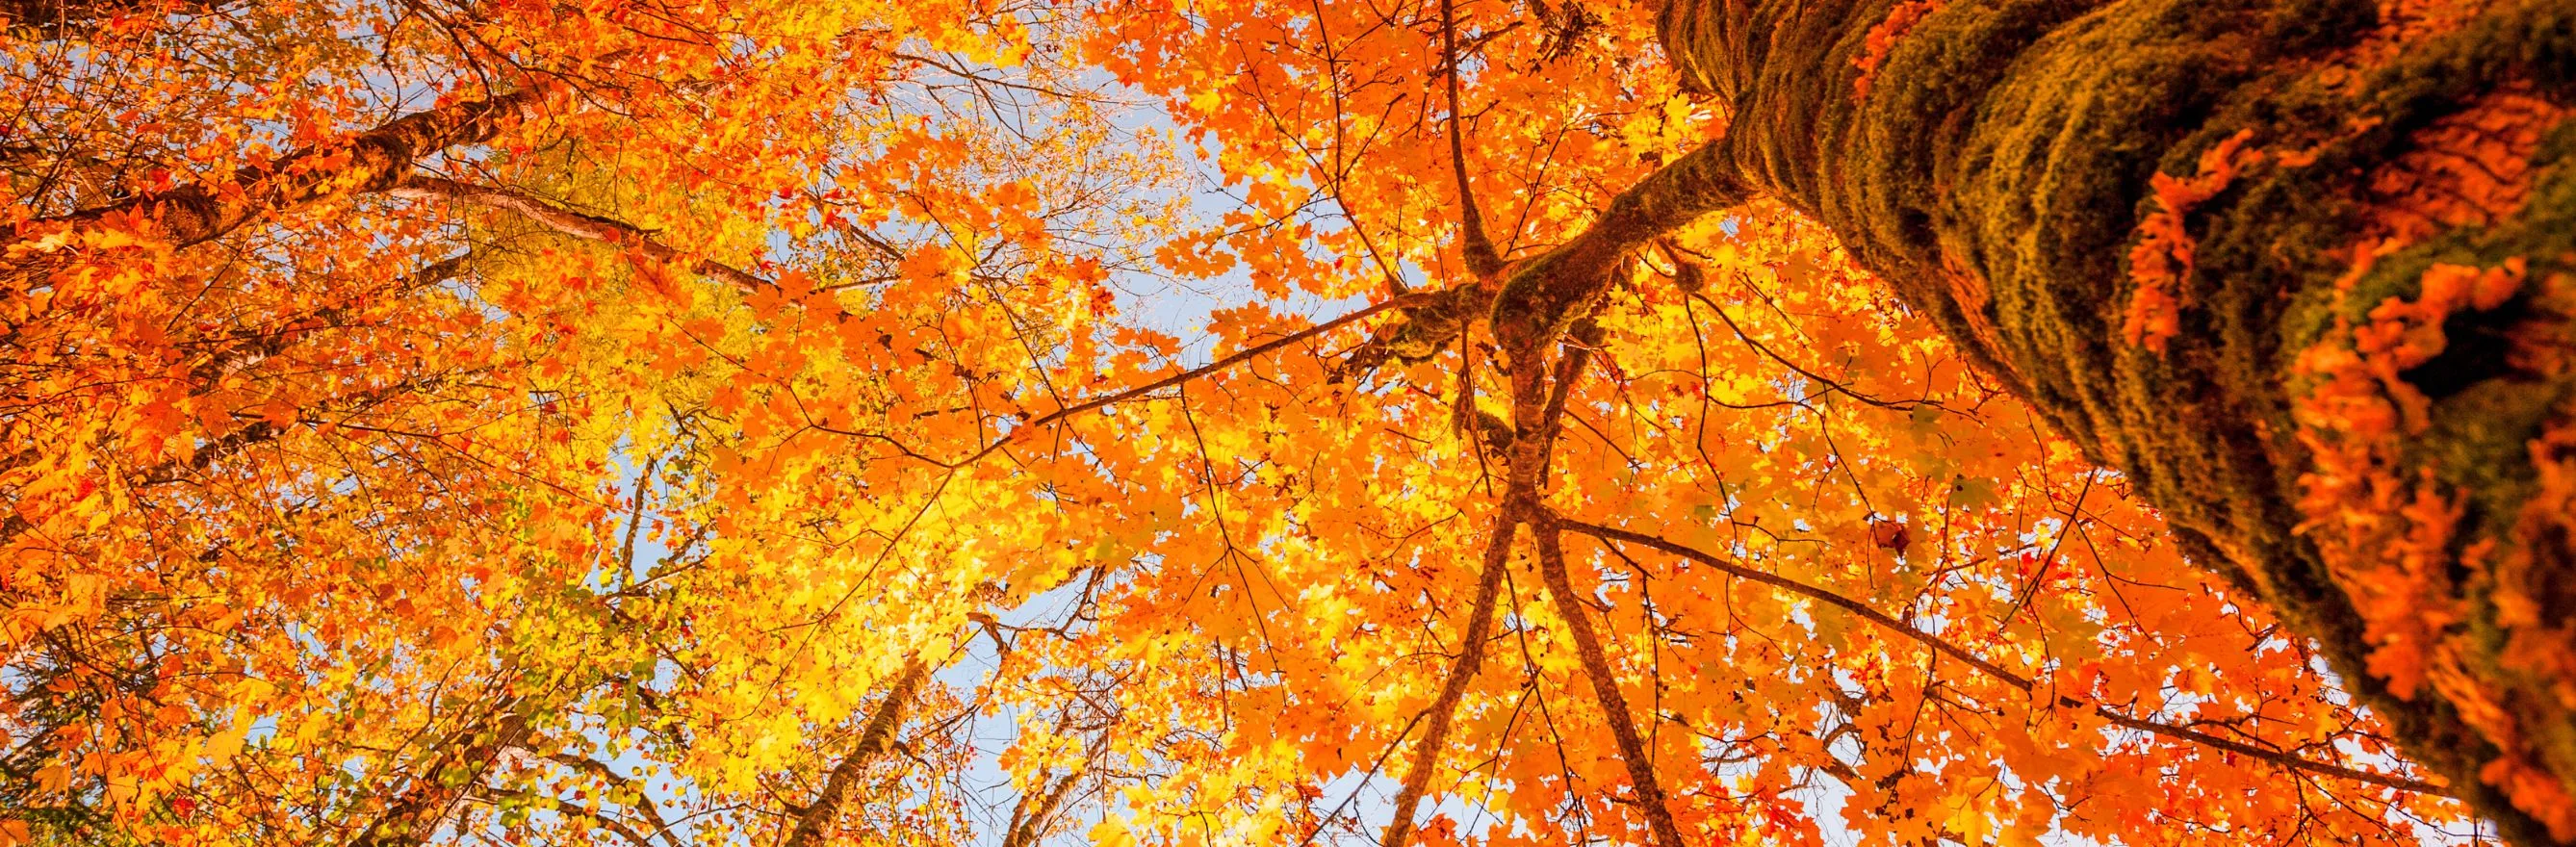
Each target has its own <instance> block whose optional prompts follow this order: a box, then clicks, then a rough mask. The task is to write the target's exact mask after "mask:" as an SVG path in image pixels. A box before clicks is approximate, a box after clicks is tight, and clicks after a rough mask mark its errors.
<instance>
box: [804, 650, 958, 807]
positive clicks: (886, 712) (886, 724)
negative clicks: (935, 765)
mask: <svg viewBox="0 0 2576 847" xmlns="http://www.w3.org/2000/svg"><path fill="white" fill-rule="evenodd" d="M929 673H930V670H929V667H928V666H927V665H924V664H923V663H922V661H921V659H920V658H918V657H916V658H913V659H911V660H910V661H907V662H905V663H904V666H903V671H902V672H901V673H898V674H896V675H895V679H894V686H893V687H891V688H888V689H887V690H886V695H885V699H884V700H883V701H881V702H879V703H877V710H876V713H875V714H871V715H869V716H868V722H867V724H866V726H865V727H863V728H861V729H860V730H859V741H858V743H857V744H853V745H851V746H850V752H849V753H848V754H846V755H843V756H842V757H841V761H840V763H839V764H836V765H833V766H832V773H831V775H830V776H827V777H824V779H823V790H822V791H820V792H817V793H816V794H815V795H814V802H812V803H809V804H806V806H805V807H804V808H803V809H802V810H800V811H798V812H797V814H796V826H795V828H794V829H791V830H789V831H788V833H787V840H785V841H782V842H779V847H811V845H815V844H819V843H821V841H820V840H819V839H821V837H822V834H823V826H824V825H825V824H827V823H830V822H831V820H832V818H833V817H834V816H836V815H838V814H840V811H841V798H842V796H843V795H846V794H848V793H849V791H850V785H851V783H855V782H857V781H858V779H859V772H860V771H862V770H866V769H867V766H868V763H869V762H871V761H874V760H875V759H876V756H877V754H878V753H881V752H884V751H885V749H886V748H887V747H888V746H890V745H889V743H888V742H890V741H892V740H893V738H894V731H895V728H896V727H898V726H900V725H902V723H903V720H902V718H903V706H904V703H905V702H906V701H908V700H911V699H912V691H913V689H915V688H919V687H920V686H921V680H922V678H923V677H925V676H928V675H929Z"/></svg>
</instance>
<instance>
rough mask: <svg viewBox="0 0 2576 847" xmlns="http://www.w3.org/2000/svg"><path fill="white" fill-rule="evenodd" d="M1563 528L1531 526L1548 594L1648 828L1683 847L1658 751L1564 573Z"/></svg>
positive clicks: (1667, 843)
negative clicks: (1644, 735)
mask: <svg viewBox="0 0 2576 847" xmlns="http://www.w3.org/2000/svg"><path fill="white" fill-rule="evenodd" d="M1558 531H1559V528H1558V527H1557V525H1556V524H1554V523H1552V522H1548V521H1545V520H1542V521H1539V522H1537V523H1534V524H1532V525H1531V527H1530V533H1531V534H1532V535H1535V536H1537V540H1538V572H1539V576H1540V578H1542V579H1544V580H1545V581H1546V582H1547V593H1548V595H1549V596H1550V597H1551V598H1553V599H1555V600H1556V616H1557V617H1560V618H1564V619H1565V631H1566V634H1567V636H1568V637H1570V638H1572V639H1573V640H1574V652H1575V655H1576V656H1578V657H1581V659H1582V660H1583V675H1584V677H1585V678H1587V679H1590V680H1591V681H1592V695H1593V697H1594V698H1595V699H1596V700H1598V701H1599V702H1600V704H1601V714H1602V717H1603V718H1604V719H1605V720H1607V721H1609V723H1610V736H1611V738H1612V739H1613V740H1615V741H1617V742H1618V744H1619V757H1620V758H1621V759H1625V760H1626V761H1627V764H1628V782H1629V783H1630V784H1631V785H1633V786H1635V788H1636V791H1637V803H1638V805H1639V806H1641V807H1642V808H1643V809H1644V811H1645V814H1646V825H1647V827H1648V828H1649V829H1652V830H1653V831H1654V833H1655V842H1656V843H1658V844H1661V845H1663V847H1683V842H1682V831H1681V826H1680V825H1679V824H1676V823H1674V822H1673V809H1672V801H1671V800H1670V799H1668V798H1666V797H1665V795H1664V787H1663V783H1662V782H1661V781H1660V780H1657V779H1656V778H1655V761H1654V756H1653V753H1652V751H1649V750H1647V749H1646V744H1645V741H1644V739H1641V738H1639V737H1638V735H1637V722H1636V719H1635V718H1634V717H1632V716H1630V715H1629V714H1628V698H1626V697H1624V696H1621V695H1620V693H1619V679H1618V677H1617V676H1616V675H1615V674H1614V672H1613V671H1612V670H1611V668H1610V657H1609V656H1608V655H1607V654H1606V653H1603V652H1602V650H1601V637H1600V636H1599V635H1597V634H1595V633H1594V632H1593V631H1592V620H1591V618H1590V617H1589V616H1586V615H1585V614H1584V613H1583V603H1582V601H1580V600H1578V599H1576V596H1575V593H1574V580H1573V579H1572V577H1570V576H1568V575H1567V574H1566V572H1565V550H1564V549H1563V547H1562V546H1560V545H1559V543H1558Z"/></svg>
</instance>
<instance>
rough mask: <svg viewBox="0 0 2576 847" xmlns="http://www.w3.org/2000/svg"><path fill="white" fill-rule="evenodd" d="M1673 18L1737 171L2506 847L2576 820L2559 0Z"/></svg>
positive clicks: (1795, 6) (1693, 78)
mask: <svg viewBox="0 0 2576 847" xmlns="http://www.w3.org/2000/svg"><path fill="white" fill-rule="evenodd" d="M1665 39H1666V43H1667V48H1668V50H1670V51H1671V52H1672V53H1673V55H1674V60H1675V63H1676V65H1677V66H1679V67H1680V68H1681V69H1682V71H1683V73H1684V74H1685V76H1686V78H1687V79H1688V80H1689V81H1690V82H1691V83H1692V84H1694V85H1695V86H1697V87H1699V88H1702V89H1705V90H1707V91H1709V92H1712V93H1714V94H1716V95H1718V96H1720V97H1724V98H1727V99H1728V100H1730V101H1731V102H1732V103H1733V106H1734V110H1735V119H1734V121H1733V126H1732V128H1731V130H1730V134H1729V136H1728V137H1727V138H1726V139H1724V140H1723V141H1721V142H1719V143H1721V144H1723V145H1724V146H1725V147H1726V151H1727V158H1729V159H1731V160H1732V161H1733V162H1734V163H1735V165H1736V166H1737V167H1738V168H1739V169H1740V170H1741V171H1742V174H1741V177H1742V179H1743V181H1745V182H1747V183H1749V184H1750V185H1751V186H1752V187H1753V188H1754V189H1755V190H1757V191H1760V192H1763V193H1768V194H1771V195H1773V196H1776V197H1778V198H1779V199H1781V200H1783V201H1785V202H1787V203H1788V204H1790V205H1791V206H1793V207H1795V208H1797V209H1799V210H1800V211H1802V212H1804V213H1806V214H1808V215H1810V216H1813V217H1815V218H1816V219H1818V220H1819V221H1821V222H1823V223H1825V224H1826V225H1828V226H1829V227H1831V228H1832V229H1833V231H1834V232H1835V233H1837V235H1839V236H1840V237H1841V239H1842V240H1843V241H1844V243H1845V245H1846V246H1847V247H1848V248H1849V249H1850V251H1851V253H1852V255H1853V256H1854V257H1856V258H1857V259H1858V260H1859V261H1860V262H1861V263H1863V264H1864V265H1866V266H1868V267H1869V268H1870V269H1872V270H1873V271H1875V272H1877V273H1878V274H1879V275H1880V276H1881V277H1882V278H1883V279H1885V280H1886V281H1887V282H1888V283H1889V284H1890V285H1892V286H1893V287H1895V288H1896V289H1897V290H1898V291H1899V292H1900V293H1901V294H1902V295H1903V296H1905V297H1906V299H1907V300H1908V301H1909V302H1910V303H1911V304H1913V305H1915V306H1916V307H1917V308H1919V309H1921V310H1922V311H1924V312H1925V313H1927V314H1929V315H1931V316H1932V317H1933V319H1934V320H1935V321H1936V322H1937V323H1938V324H1939V325H1940V327H1941V328H1942V330H1943V331H1944V332H1945V333H1946V334H1947V335H1949V336H1950V337H1951V338H1953V339H1954V340H1956V341H1957V342H1958V344H1959V346H1960V347H1961V348H1962V349H1963V350H1965V351H1967V353H1968V354H1969V355H1970V356H1971V357H1972V358H1974V359H1976V360H1978V361H1979V362H1980V363H1981V364H1982V365H1984V366H1985V367H1986V368H1987V369H1989V370H1991V371H1994V372H1996V373H1997V374H1999V375H2001V376H2003V377H2004V378H2006V379H2007V380H2008V381H2009V382H2010V383H2011V384H2012V385H2013V386H2014V388H2015V389H2016V390H2017V391H2018V392H2019V393H2021V394H2022V395H2023V396H2024V397H2026V398H2027V399H2028V400H2030V401H2031V402H2032V403H2033V405H2035V406H2036V407H2037V408H2038V409H2039V410H2040V411H2041V413H2042V414H2043V415H2045V416H2046V417H2047V418H2048V419H2049V420H2050V421H2051V422H2052V424H2053V425H2054V426H2055V427H2056V428H2057V429H2058V430H2059V431H2060V432H2061V433H2063V434H2065V435H2066V436H2068V437H2070V438H2071V439H2073V440H2074V441H2075V442H2076V443H2077V444H2079V445H2081V446H2082V447H2083V449H2085V450H2086V451H2087V452H2088V454H2089V455H2091V456H2092V457H2093V458H2094V459H2096V460H2097V461H2100V462H2103V463H2105V464H2109V465H2112V466H2115V467H2118V468H2120V469H2121V470H2122V471H2123V472H2125V473H2127V474H2128V475H2129V476H2131V477H2132V478H2133V479H2134V480H2135V481H2136V483H2137V486H2138V490H2140V491H2141V492H2143V493H2144V494H2145V496H2147V497H2148V498H2149V499H2150V500H2151V501H2152V502H2154V503H2155V504H2156V505H2157V506H2158V507H2159V508H2160V509H2162V510H2163V511H2164V512H2165V513H2166V514H2167V515H2168V517H2169V518H2170V519H2171V521H2172V523H2173V524H2174V525H2175V528H2176V530H2177V534H2178V535H2179V536H2181V537H2182V538H2184V539H2185V541H2186V542H2187V544H2188V545H2189V546H2190V547H2191V548H2192V549H2196V550H2199V551H2201V552H2202V555H2200V556H2197V557H2196V558H2198V559H2200V560H2202V561H2203V563H2204V564H2206V565H2208V566H2209V567H2211V568H2213V569H2215V570H2218V571H2219V572H2221V573H2222V574H2225V575H2226V576H2227V577H2228V578H2229V579H2230V580H2231V581H2233V582H2235V583H2237V584H2238V585H2240V586H2242V587H2245V588H2247V589H2249V590H2252V591H2255V592H2257V593H2259V594H2260V595H2261V596H2263V597H2264V598H2265V599H2266V600H2267V601H2269V602H2270V603H2271V605H2272V606H2273V607H2274V608H2275V609H2277V610H2278V611H2279V613H2280V614H2281V615H2282V616H2283V617H2284V618H2285V619H2287V620H2288V621H2289V622H2290V623H2291V625H2292V626H2293V627H2295V628H2296V629H2298V630H2299V631H2301V632H2303V633H2305V634H2307V635H2308V636H2310V637H2312V638H2314V639H2315V640H2316V641H2317V642H2318V643H2319V644H2320V645H2322V646H2323V648H2324V649H2325V652H2326V654H2327V655H2328V656H2329V657H2330V660H2331V661H2332V662H2333V663H2334V666H2335V668H2336V669H2337V671H2338V672H2339V673H2340V674H2342V675H2343V676H2344V678H2345V680H2346V682H2347V684H2348V685H2349V687H2350V688H2352V689H2353V690H2354V691H2355V693H2356V694H2358V695H2359V696H2360V697H2361V698H2362V699H2363V700H2364V701H2365V702H2366V703H2368V704H2369V705H2370V706H2372V707H2373V709H2374V710H2376V711H2377V712H2378V713H2379V714H2380V715H2382V716H2383V718H2384V719H2386V720H2387V721H2388V723H2389V724H2390V725H2391V726H2392V728H2393V730H2394V732H2395V733H2396V735H2397V736H2398V737H2399V738H2400V739H2401V740H2402V741H2403V742H2405V744H2406V745H2407V747H2408V749H2409V751H2410V753H2411V754H2412V755H2413V756H2414V757H2415V758H2416V759H2417V760H2418V761H2420V762H2423V763H2424V764H2426V765H2428V766H2430V767H2432V768H2433V769H2435V770H2436V771H2439V772H2440V773H2442V774H2443V775H2444V776H2445V777H2446V778H2448V780H2449V781H2450V782H2451V784H2452V785H2453V786H2454V787H2455V789H2456V790H2457V791H2458V792H2459V793H2460V794H2461V795H2462V796H2463V797H2464V798H2465V799H2467V800H2468V801H2469V802H2470V804H2471V805H2472V806H2473V807H2474V808H2475V809H2476V810H2477V811H2478V812H2479V813H2480V814H2482V815H2485V816H2488V817H2490V818H2491V819H2493V820H2495V821H2496V822H2497V825H2498V826H2499V828H2500V829H2501V831H2502V832H2503V833H2504V834H2505V835H2506V836H2507V838H2508V839H2509V840H2512V841H2514V842H2516V843H2522V844H2544V843H2558V842H2565V841H2570V840H2576V811H2571V810H2569V809H2567V808H2565V807H2564V806H2557V807H2553V804H2557V803H2559V802H2561V801H2563V800H2564V798H2566V797H2568V796H2576V678H2571V677H2576V658H2571V657H2570V655H2569V654H2571V653H2576V640H2571V639H2570V637H2569V635H2568V633H2569V630H2568V629H2567V625H2566V624H2565V621H2566V619H2568V618H2569V617H2571V616H2576V556H2572V555H2571V554H2570V552H2569V548H2568V531H2567V527H2566V524H2567V519H2566V518H2565V516H2564V515H2553V514H2551V512H2552V511H2553V510H2556V509H2557V504H2560V503H2565V502H2568V501H2566V500H2565V499H2564V493H2563V492H2559V491H2557V490H2556V488H2557V487H2562V482H2563V481H2559V480H2560V477H2561V476H2564V474H2562V473H2560V471H2559V470H2558V469H2559V468H2560V467H2561V459H2560V458H2558V457H2559V456H2560V452H2553V451H2558V448H2557V447H2555V446H2552V445H2555V444H2557V443H2559V441H2566V440H2576V423H2571V421H2570V417H2571V410H2576V399H2571V398H2576V369H2571V368H2570V366H2569V363H2570V361H2571V359H2576V357H2571V356H2569V355H2567V354H2566V351H2565V349H2564V348H2565V346H2566V344H2567V337H2568V330H2567V327H2568V324H2569V317H2570V312H2571V311H2576V309H2571V308H2570V307H2567V306H2566V304H2565V301H2567V300H2568V299H2569V298H2571V297H2576V293H2571V292H2576V284H2571V283H2568V282H2567V280H2569V279H2576V276H2571V272H2576V157H2571V155H2570V153H2571V151H2576V129H2571V124H2570V123H2569V122H2568V121H2567V120H2566V119H2565V118H2566V115H2567V114H2569V113H2570V112H2571V111H2576V108H2571V107H2576V8H2571V7H2569V6H2567V5H2566V4H2564V3H2563V2H2557V3H2553V2H2543V1H2542V0H2518V1H2517V0H2495V2H2484V3H2468V4H2461V3H2415V2H2409V1H2408V0H2391V1H2390V2H2387V3H2373V2H2370V0H2117V1H2116V2H2104V1H2102V0H1905V1H1904V2H1900V0H1681V1H1680V2H1676V3H1675V4H1674V5H1672V6H1671V7H1668V9H1667V11H1666V15H1665ZM2160 233H2161V234H2160ZM2437 280H2438V283H2437V282H2436V281H2437ZM2480 280H2484V282H2479V281H2480ZM2480 286H2484V287H2480ZM2508 288H2509V289H2510V292H2509V295H2508V293H2507V289H2508ZM2499 298H2501V299H2499ZM2159 320H2162V321H2165V322H2166V324H2165V326H2167V327H2169V328H2167V329H2164V330H2162V331H2159V330H2158V329H2157V328H2156V327H2157V326H2158V321H2159ZM2141 326H2145V327H2147V329H2146V330H2145V331H2144V336H2145V337H2144V338H2143V339H2142V338H2141V330H2140V327H2141ZM2374 369H2376V370H2374ZM2382 371H2385V372H2386V376H2385V377H2382V376H2378V375H2377V374H2380V373H2381V372H2382ZM2382 419H2384V420H2382ZM2560 433H2567V435H2566V436H2565V437H2564V438H2562V437H2561V436H2560V435H2559V434H2560ZM2552 439H2558V440H2559V441H2553V440H2552ZM2563 452H2564V453H2566V454H2569V456H2568V458H2566V459H2565V460H2564V463H2565V464H2567V465H2569V466H2571V467H2576V446H2571V447H2568V448H2566V450H2565V451H2563ZM2374 497H2375V499H2373V498H2374ZM2553 498H2556V499H2553ZM2409 508H2412V511H2409ZM2303 527H2306V528H2307V529H2305V530H2303ZM2320 536H2326V537H2328V539H2329V540H2328V541H2327V542H2326V543H2322V544H2321V543H2320V541H2319V538H2320ZM2335 539H2342V540H2335ZM2356 539H2379V540H2381V541H2384V542H2385V543H2381V544H2377V545H2376V546H2375V547H2367V548H2366V547H2365V546H2364V545H2363V544H2361V542H2360V541H2358V540H2356ZM2418 548H2421V549H2418ZM2400 554H2403V555H2400ZM2410 557H2411V558H2410ZM2401 589H2402V590H2401ZM2393 609H2402V610H2406V611H2404V612H2399V611H2392V610H2393ZM2409 662H2413V663H2415V666H2414V667H2411V668H2410V667H2409V666H2408V664H2407V663H2409ZM2410 674H2411V676H2410ZM2499 763H2502V764H2499ZM2553 830H2555V832H2553Z"/></svg>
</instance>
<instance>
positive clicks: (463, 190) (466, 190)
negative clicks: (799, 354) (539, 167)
mask: <svg viewBox="0 0 2576 847" xmlns="http://www.w3.org/2000/svg"><path fill="white" fill-rule="evenodd" d="M390 193H391V194H392V195H393V196H396V197H403V198H409V199H445V200H453V201H459V202H467V203H477V204H481V205H485V206H490V207H492V208H495V209H503V210H506V211H511V212H516V213H518V215H519V216H520V217H523V218H526V219H528V221H529V222H531V223H534V224H537V225H538V226H542V227H545V228H547V229H551V230H554V231H555V232H558V233H562V234H564V235H569V236H572V237H574V238H579V239H583V240H585V241H599V242H604V243H608V244H614V245H617V246H620V247H624V248H627V249H629V250H633V251H635V252H636V253H638V254H641V255H643V256H645V257H647V258H651V259H653V260H654V261H658V262H662V263H665V264H672V265H678V266H681V267H684V268H687V269H689V270H690V271H691V272H693V273H697V274H699V275H702V276H709V277H714V278H716V279H721V280H724V281H726V282H729V283H732V284H734V285H736V286H738V287H741V288H743V289H744V290H747V291H757V290H760V289H768V288H777V287H778V284H777V283H774V282H771V281H769V280H767V279H763V278H761V277H758V276H755V275H752V274H750V273H748V272H745V271H743V270H742V269H740V268H736V267H734V266H732V265H728V264H725V263H723V262H718V261H716V260H714V259H697V260H694V261H692V260H691V259H690V258H689V257H688V256H687V255H686V254H683V253H681V252H680V251H679V250H678V249H677V248H674V247H672V246H670V245H668V244H664V243H662V242H660V241H658V240H655V239H654V238H653V237H652V236H651V235H649V234H647V233H645V231H644V230H643V229H642V228H640V227H637V226H635V225H634V224H630V223H626V222H624V221H620V220H615V219H612V218H603V217H599V216H597V215H586V214H582V213H580V212H576V211H573V210H571V209H566V208H564V207H562V206H557V205H555V204H553V203H549V202H546V201H544V200H540V199H537V198H535V197H531V196H528V195H527V194H524V193H521V192H518V191H514V190H511V189H507V188H497V187H492V186H482V185H470V184H467V183H462V182H456V181H454V180H448V179H440V178H438V177H430V176H412V177H407V178H405V179H403V180H402V181H401V183H400V184H398V185H396V186H394V187H392V188H391V189H390Z"/></svg>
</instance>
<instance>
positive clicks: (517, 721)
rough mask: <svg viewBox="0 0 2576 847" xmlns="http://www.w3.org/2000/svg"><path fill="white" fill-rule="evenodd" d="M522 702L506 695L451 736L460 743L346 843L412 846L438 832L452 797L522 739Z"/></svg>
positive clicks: (359, 846)
mask: <svg viewBox="0 0 2576 847" xmlns="http://www.w3.org/2000/svg"><path fill="white" fill-rule="evenodd" d="M526 702H527V701H526V700H525V699H523V698H517V697H513V698H510V699H508V700H507V701H505V702H503V703H502V704H501V705H500V707H499V708H498V709H496V710H495V713H494V714H492V715H490V716H488V717H486V718H485V719H483V720H479V721H476V722H475V723H474V725H473V726H471V727H469V728H467V729H466V730H465V732H464V733H463V734H461V735H460V736H459V737H458V738H456V739H455V743H457V744H458V745H459V746H458V747H456V748H455V749H454V750H453V751H452V752H450V753H449V754H448V755H446V756H444V757H441V758H440V759H439V760H438V761H437V762H436V763H433V764H431V765H430V766H429V769H428V770H427V771H425V772H423V773H420V774H417V775H415V776H414V777H413V778H412V782H411V786H410V787H409V788H407V789H405V790H404V791H403V793H402V796H401V797H398V798H396V799H395V800H394V802H393V804H392V805H390V806H388V807H386V809H385V811H384V814H382V815H380V816H378V817H377V818H376V820H375V821H374V822H373V823H370V824H368V825H367V828H366V830H365V831H362V832H360V833H358V837H357V838H355V839H352V840H351V841H350V842H349V845H350V847H415V845H419V844H423V843H427V841H428V840H429V839H430V838H431V837H432V836H435V835H437V834H438V829H439V827H440V826H441V825H442V824H443V823H445V822H446V820H447V818H448V815H450V814H451V813H453V812H454V811H455V809H456V803H457V801H459V800H463V799H465V796H466V794H467V793H468V792H469V791H471V790H472V789H473V787H474V786H476V785H479V784H481V783H482V781H483V775H484V773H486V772H488V771H490V770H491V769H492V765H493V764H494V763H496V762H498V761H499V760H500V758H501V752H502V751H504V750H508V749H510V748H512V747H518V746H521V745H523V744H526V743H527V740H528V732H529V729H530V727H529V726H528V716H527V714H525V713H524V712H522V711H520V710H521V709H522V708H524V707H525V705H526Z"/></svg>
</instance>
